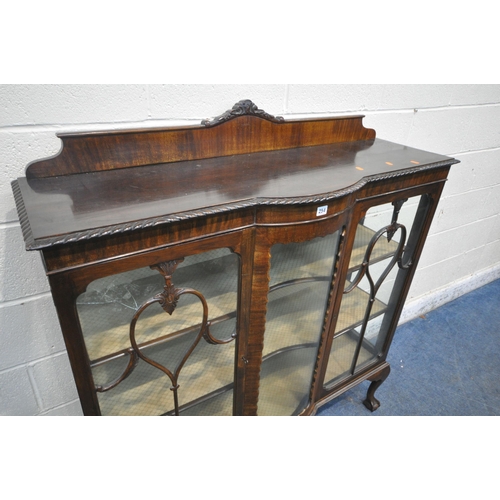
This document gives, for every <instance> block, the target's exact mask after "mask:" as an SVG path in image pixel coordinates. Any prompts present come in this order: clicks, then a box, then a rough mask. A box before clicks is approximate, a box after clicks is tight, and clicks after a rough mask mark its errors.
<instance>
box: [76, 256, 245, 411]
mask: <svg viewBox="0 0 500 500" xmlns="http://www.w3.org/2000/svg"><path fill="white" fill-rule="evenodd" d="M238 276H239V258H238V256H237V255H236V254H233V253H231V252H230V251H229V250H228V249H219V250H214V251H211V252H207V253H204V254H199V255H193V256H187V257H186V258H185V259H184V260H183V261H182V262H180V263H179V264H178V267H177V268H176V269H175V271H174V272H173V274H172V283H173V285H174V286H175V287H176V288H178V289H183V288H192V289H194V290H197V291H198V292H200V293H201V294H202V295H203V297H204V299H205V300H206V303H207V306H208V314H209V317H208V320H209V321H210V322H211V325H210V334H211V335H212V337H213V338H215V339H216V340H226V339H229V343H227V344H217V345H212V344H209V343H207V342H206V341H205V340H204V339H203V338H201V340H200V341H199V342H198V344H197V345H196V347H195V349H194V350H193V351H192V353H191V354H190V355H189V357H188V358H187V360H186V361H185V364H184V365H183V366H182V369H181V370H180V374H179V377H178V380H177V383H178V385H179V388H178V391H177V394H178V404H179V406H180V414H181V415H182V414H191V415H194V414H199V415H214V414H215V415H216V414H220V415H230V414H231V413H232V398H233V379H234V342H232V341H230V340H231V339H233V338H234V336H233V335H234V334H235V330H236V307H237V293H238ZM164 285H165V279H164V277H163V276H162V275H161V274H160V273H159V272H158V271H156V270H153V269H150V268H149V267H145V268H141V269H136V270H133V271H128V272H124V273H121V274H117V275H113V276H108V277H105V278H102V279H98V280H96V281H94V282H92V283H91V284H90V285H89V286H88V287H87V290H86V291H85V293H83V294H81V295H80V296H79V297H78V300H77V310H78V315H79V319H80V323H81V326H82V331H83V335H84V339H85V343H86V347H87V351H88V353H89V357H90V359H91V366H92V373H93V376H94V381H95V384H96V387H100V388H103V389H106V388H109V387H111V388H110V389H109V390H105V391H104V392H98V393H97V394H98V398H99V405H100V407H101V412H102V414H103V415H161V414H171V413H172V412H173V411H174V402H173V391H172V390H170V388H171V387H172V382H171V380H170V379H169V377H168V376H167V375H166V374H165V373H164V372H162V371H161V370H160V369H158V368H156V367H154V366H152V365H151V364H148V363H147V362H145V361H144V360H143V359H138V358H137V357H136V356H134V353H133V352H132V351H133V350H132V348H131V343H130V337H129V333H130V323H131V321H132V318H133V317H134V315H135V314H136V311H137V310H138V309H139V308H140V307H141V305H142V304H145V303H146V302H147V301H148V300H150V299H151V298H153V297H154V296H155V295H157V294H158V293H160V292H162V291H163V289H164ZM202 319H203V305H202V302H201V301H200V299H199V298H198V297H196V296H194V295H190V294H184V295H181V296H180V297H179V300H178V303H177V307H176V308H175V310H174V312H173V313H172V315H169V314H167V313H166V312H165V311H164V310H163V309H162V307H161V306H160V304H159V303H153V304H151V305H150V306H149V307H147V308H145V309H144V311H143V312H142V313H141V314H140V316H139V318H138V320H137V323H136V325H135V340H136V342H137V344H138V346H139V348H140V349H141V352H142V353H143V354H144V355H145V356H147V358H148V359H151V360H153V361H154V362H155V363H159V364H160V365H162V366H164V367H165V368H167V369H168V370H170V371H171V372H175V370H176V368H177V367H178V366H179V364H180V363H181V362H182V360H183V359H184V357H185V355H186V353H187V352H188V351H189V349H190V347H191V346H192V345H193V343H194V342H195V340H196V338H197V336H198V335H199V333H200V329H201V325H202ZM136 358H137V359H136ZM134 361H137V365H136V366H135V368H133V369H132V370H131V371H130V370H129V368H130V367H129V368H127V367H128V366H129V365H131V364H132V365H133V363H134ZM127 370H129V371H130V374H129V375H128V376H127V377H125V378H124V379H123V380H120V378H121V377H122V378H123V374H125V373H128V372H127ZM117 381H119V383H118V384H116V382H117ZM114 384H116V386H114Z"/></svg>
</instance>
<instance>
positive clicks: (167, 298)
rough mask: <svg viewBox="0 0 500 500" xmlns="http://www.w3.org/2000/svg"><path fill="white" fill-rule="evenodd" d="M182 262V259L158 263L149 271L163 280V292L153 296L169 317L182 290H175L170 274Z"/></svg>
mask: <svg viewBox="0 0 500 500" xmlns="http://www.w3.org/2000/svg"><path fill="white" fill-rule="evenodd" d="M183 260H184V259H178V260H170V261H168V262H160V263H159V264H156V265H154V266H150V267H151V269H153V270H155V271H158V272H159V273H161V274H162V276H163V277H164V278H165V285H164V287H163V292H161V293H159V294H158V295H155V298H156V299H158V302H159V304H160V306H161V307H162V308H163V310H164V311H165V312H166V313H168V314H170V315H172V313H173V312H174V310H175V308H176V307H177V302H178V301H179V296H180V292H181V291H182V289H180V288H176V287H175V285H174V284H173V283H172V274H173V273H174V271H175V270H176V268H177V266H178V265H179V264H180V263H181V262H182V261H183Z"/></svg>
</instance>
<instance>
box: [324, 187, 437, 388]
mask: <svg viewBox="0 0 500 500" xmlns="http://www.w3.org/2000/svg"><path fill="white" fill-rule="evenodd" d="M427 203H428V200H427V197H426V196H423V197H421V196H415V197H413V198H410V199H401V200H398V201H397V202H394V203H387V204H384V205H379V206H374V207H371V208H370V209H369V210H368V211H367V212H366V214H365V216H364V217H363V219H361V221H360V223H359V225H358V228H357V231H356V236H355V241H354V246H353V250H352V253H351V258H350V262H349V271H348V275H347V280H346V283H345V287H344V295H343V298H342V303H341V306H340V311H339V316H338V320H337V324H336V328H335V334H334V338H333V342H332V347H331V351H330V356H329V359H328V365H327V369H326V374H325V387H326V389H329V388H331V387H333V386H334V385H335V384H336V383H338V382H340V381H341V380H343V379H344V378H346V377H348V376H350V375H353V374H355V373H357V372H359V371H360V370H362V369H364V368H365V367H366V366H368V365H370V364H372V363H374V362H375V361H376V360H377V358H378V357H379V356H380V354H381V353H382V350H383V346H384V343H385V339H386V337H387V333H388V326H389V324H390V322H391V319H392V315H393V311H394V308H395V302H396V300H397V297H398V295H399V291H398V290H396V287H397V286H399V287H400V286H401V281H399V282H398V280H397V278H398V276H400V273H405V272H406V270H407V269H408V266H409V265H411V255H412V253H413V248H414V245H415V240H416V238H417V237H418V234H419V233H420V228H421V224H422V221H423V219H424V216H425V214H426V212H427ZM397 283H399V285H396V284H397Z"/></svg>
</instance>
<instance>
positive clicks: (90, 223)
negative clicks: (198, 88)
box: [13, 117, 457, 249]
mask: <svg viewBox="0 0 500 500" xmlns="http://www.w3.org/2000/svg"><path fill="white" fill-rule="evenodd" d="M356 118H357V119H359V124H360V123H361V118H360V117H356ZM244 120H246V121H244ZM336 120H337V121H336V122H334V121H333V120H331V121H326V122H325V125H323V124H320V125H321V127H322V128H324V127H325V126H330V127H337V128H338V127H343V128H344V129H345V128H346V127H345V125H344V124H343V122H342V120H338V119H336ZM254 121H255V123H258V129H257V125H254ZM232 122H234V123H230V125H228V124H225V125H224V126H220V125H217V126H215V127H213V128H214V129H217V128H219V129H220V130H222V131H223V129H224V127H226V128H228V127H229V126H231V127H232V129H231V130H230V132H232V133H233V132H234V131H235V130H237V131H239V130H240V129H241V128H244V127H242V126H243V125H245V124H250V125H251V126H252V127H253V128H254V130H253V132H255V131H257V132H259V134H260V135H262V134H263V131H262V130H261V129H263V128H264V126H262V125H260V122H264V120H261V119H256V118H254V117H243V119H240V126H238V125H239V124H238V120H233V121H232ZM332 124H333V125H332ZM299 125H300V126H302V127H303V128H302V129H298V128H297V125H296V124H292V125H290V124H289V125H286V124H275V123H271V124H268V123H266V124H265V127H270V129H269V130H270V131H271V132H273V131H274V128H276V129H277V130H279V132H280V133H281V131H282V130H285V129H283V128H280V127H286V126H288V127H289V128H290V130H289V132H288V133H287V135H288V136H293V137H294V139H293V140H294V141H295V142H291V141H290V140H289V138H287V140H288V142H287V143H286V144H285V145H284V146H283V145H280V144H278V147H272V148H271V149H272V150H264V151H262V150H260V151H259V150H257V151H255V150H253V151H252V152H249V153H242V152H241V148H240V147H239V146H238V148H239V149H235V148H234V147H233V149H229V148H227V147H226V145H225V143H227V140H226V141H225V143H224V146H223V148H225V149H224V150H223V152H222V155H221V156H214V157H210V156H211V154H206V153H203V154H200V153H199V144H202V146H203V147H205V148H207V146H206V145H205V144H203V143H202V141H201V139H200V142H199V144H198V153H197V154H198V157H196V155H193V154H192V153H191V152H190V155H191V157H192V156H195V157H194V159H189V156H187V155H186V153H185V152H184V151H181V153H182V154H183V155H184V156H182V160H181V161H175V158H174V160H173V161H172V160H170V161H168V160H167V161H164V162H160V163H154V164H153V161H152V158H149V159H148V162H149V164H143V165H141V166H139V165H137V166H136V165H134V164H133V162H132V161H130V160H128V161H129V163H127V164H126V165H123V167H125V166H126V167H127V168H123V167H122V168H116V167H112V168H108V169H102V170H97V171H87V172H83V173H74V172H72V173H71V175H69V174H67V173H61V174H57V172H56V173H54V174H52V175H51V176H37V177H33V176H32V175H31V176H30V175H29V168H30V167H28V171H27V177H26V178H24V177H23V178H20V179H18V180H17V181H14V182H13V190H14V195H15V198H16V203H17V207H18V212H19V216H20V220H21V225H22V227H23V233H24V237H25V240H26V244H27V248H28V249H41V248H44V247H48V246H52V245H55V244H62V243H65V242H69V241H75V240H77V239H88V238H92V237H98V236H102V235H104V234H109V233H111V232H113V233H114V232H123V231H130V230H134V229H139V228H142V227H148V226H153V225H157V224H163V223H168V222H172V221H175V220H180V219H185V218H193V217H199V216H204V215H207V214H210V213H217V212H227V211H230V210H234V209H237V208H243V207H251V206H256V205H280V204H304V203H315V202H321V201H327V200H329V199H334V198H337V197H339V196H343V195H345V194H347V193H349V192H353V191H355V190H356V189H358V188H359V187H360V186H362V185H363V184H365V183H366V182H367V181H370V180H376V179H381V178H387V177H398V176H401V175H406V174H411V173H412V172H414V171H419V170H425V169H431V168H438V167H440V166H444V165H451V164H452V163H456V162H457V161H456V160H454V159H453V158H449V157H447V156H443V155H438V154H435V153H430V152H426V151H421V150H417V149H414V148H410V147H407V146H403V145H400V144H395V143H391V142H388V141H385V140H381V139H375V138H374V137H375V133H374V131H370V130H369V129H363V132H364V136H365V137H366V136H367V135H368V137H369V134H366V131H368V132H373V135H372V138H368V139H366V138H364V139H363V140H348V141H344V142H334V143H326V144H316V145H308V144H309V143H310V142H311V141H309V142H306V141H304V140H302V139H303V137H305V136H306V133H305V132H304V130H305V128H304V127H305V126H308V127H312V125H310V124H309V123H307V124H306V125H303V123H302V122H301V123H299ZM313 125H314V127H318V125H317V122H314V123H313ZM349 126H351V125H349ZM209 130H210V129H209ZM316 130H319V129H318V128H316ZM297 131H298V132H302V137H301V138H300V140H301V141H302V142H301V145H300V147H290V146H293V145H295V143H296V139H295V137H296V136H298V135H300V134H298V133H297ZM334 131H335V130H334ZM244 132H245V134H247V135H248V129H247V130H244ZM306 132H307V130H306ZM320 132H321V130H320ZM183 133H188V134H191V135H190V136H189V137H193V136H192V132H189V131H188V132H183ZM198 133H199V135H200V137H201V136H202V134H207V132H206V131H201V132H198ZM329 133H330V134H331V131H329ZM343 133H344V132H343ZM217 134H218V135H217V136H213V134H212V136H211V140H212V143H213V142H214V138H217V139H220V137H221V132H217ZM232 135H234V133H233V134H232ZM254 135H256V134H254ZM260 135H259V137H258V140H261V139H260ZM311 135H314V136H317V135H321V133H320V134H317V133H316V134H311ZM205 136H206V135H203V137H205ZM266 136H269V131H267V132H266ZM132 139H133V138H132ZM153 139H154V138H153ZM195 139H196V137H195ZM226 139H227V138H226ZM252 139H253V137H252ZM278 139H280V140H281V141H282V142H283V143H284V142H285V141H283V140H282V139H281V138H278ZM91 140H94V138H91ZM113 140H114V141H115V142H116V139H113ZM162 140H163V141H164V140H165V139H164V137H162ZM273 140H274V144H276V143H277V139H276V133H274V137H273ZM327 140H329V137H328V138H327ZM141 141H142V142H144V141H143V140H142V138H141ZM219 142H220V143H222V142H223V141H220V140H219ZM233 142H234V141H233ZM136 144H139V143H136ZM304 144H305V145H304ZM70 146H71V144H70ZM139 146H141V147H146V150H148V149H147V147H148V145H146V146H144V144H142V145H141V144H139ZM85 147H86V148H87V149H88V144H85ZM106 147H107V148H108V149H109V141H108V143H106ZM259 147H260V146H259ZM262 147H263V148H265V147H266V145H265V144H264V145H263V146H262ZM68 149H69V147H68ZM101 149H102V148H101ZM149 149H151V147H149ZM191 149H194V148H191ZM179 150H180V148H178V151H179ZM219 150H220V151H222V150H221V149H220V147H219V149H218V150H217V151H219ZM234 150H237V151H238V152H239V154H230V153H231V152H232V151H234ZM84 153H85V149H84V148H81V150H80V152H79V154H80V155H81V154H84ZM152 155H153V153H151V156H152ZM63 156H64V150H63V154H60V155H59V157H63ZM76 156H77V155H76V153H74V157H76ZM129 156H130V155H129ZM55 160H57V161H60V162H62V160H61V159H60V158H57V157H56V158H55ZM68 161H69V163H71V162H70V160H68ZM45 163H50V164H49V167H51V166H52V164H53V163H54V160H52V159H49V160H48V161H45ZM89 163H90V162H89ZM101 163H102V164H104V160H103V161H102V162H101Z"/></svg>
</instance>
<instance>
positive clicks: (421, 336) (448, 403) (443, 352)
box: [317, 280, 500, 416]
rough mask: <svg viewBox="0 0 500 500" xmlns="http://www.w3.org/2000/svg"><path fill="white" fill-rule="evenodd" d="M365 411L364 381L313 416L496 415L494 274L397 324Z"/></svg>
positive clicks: (499, 365) (499, 403)
mask: <svg viewBox="0 0 500 500" xmlns="http://www.w3.org/2000/svg"><path fill="white" fill-rule="evenodd" d="M387 360H388V362H389V363H390V365H391V373H390V375H389V377H388V378H387V379H386V381H385V382H384V383H383V384H382V385H381V386H380V387H379V389H378V390H377V392H376V393H375V397H376V398H377V399H378V400H379V401H380V403H381V404H380V408H379V409H378V410H376V411H375V412H373V413H371V412H370V411H369V410H367V409H366V408H365V407H364V405H363V403H362V401H363V400H364V399H365V396H366V390H367V388H368V386H369V384H370V383H369V382H364V383H362V384H360V385H358V386H357V387H355V388H354V389H351V390H350V391H348V392H346V393H344V394H343V395H342V396H340V397H338V398H336V399H335V400H333V401H331V402H330V403H328V404H326V405H324V406H322V407H321V408H320V409H319V410H318V413H317V415H318V416H333V415H339V416H358V415H359V416H389V415H394V416H409V415H411V416H422V415H436V416H438V415H443V416H458V415H462V416H465V415H469V416H488V415H500V280H496V281H494V282H493V283H490V284H488V285H485V286H483V287H481V288H479V289H477V290H474V291H473V292H470V293H468V294H467V295H464V296H462V297H460V298H458V299H456V300H454V301H452V302H450V303H448V304H446V305H444V306H442V307H440V308H438V309H436V310H434V311H431V312H430V313H428V314H427V315H425V317H423V318H417V319H415V320H413V321H410V322H408V323H405V324H404V325H401V326H400V327H399V328H398V329H397V330H396V334H395V336H394V341H393V343H392V346H391V349H390V351H389V356H388V359H387Z"/></svg>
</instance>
